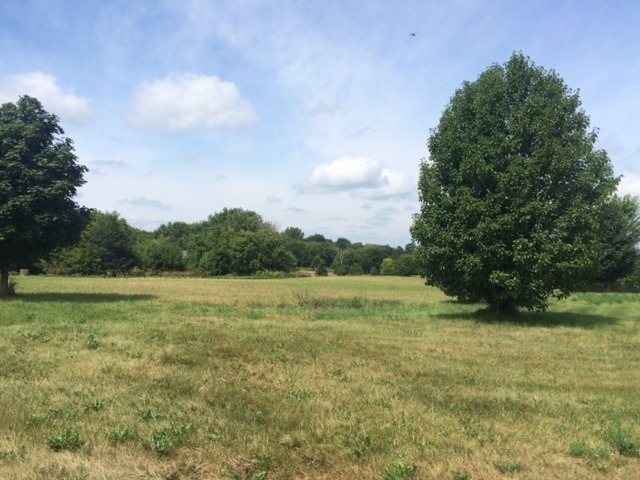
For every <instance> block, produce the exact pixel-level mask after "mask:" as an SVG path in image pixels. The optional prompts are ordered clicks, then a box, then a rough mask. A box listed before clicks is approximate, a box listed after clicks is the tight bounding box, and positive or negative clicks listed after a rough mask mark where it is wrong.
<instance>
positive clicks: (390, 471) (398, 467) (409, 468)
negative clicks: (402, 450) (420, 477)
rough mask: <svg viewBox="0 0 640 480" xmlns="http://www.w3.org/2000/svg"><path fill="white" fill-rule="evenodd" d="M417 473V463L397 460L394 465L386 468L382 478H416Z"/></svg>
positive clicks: (389, 479) (392, 479)
mask: <svg viewBox="0 0 640 480" xmlns="http://www.w3.org/2000/svg"><path fill="white" fill-rule="evenodd" d="M417 473H418V467H417V466H416V465H412V464H407V463H404V462H402V461H401V460H396V461H394V462H393V465H391V466H390V467H387V468H385V469H384V473H383V474H382V478H383V480H404V479H407V478H414V477H415V476H416V474H417Z"/></svg>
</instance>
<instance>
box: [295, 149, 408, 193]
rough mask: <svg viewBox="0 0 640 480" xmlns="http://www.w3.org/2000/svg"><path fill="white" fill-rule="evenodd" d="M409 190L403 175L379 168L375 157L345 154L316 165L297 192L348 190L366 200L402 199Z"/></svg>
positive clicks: (406, 178)
mask: <svg viewBox="0 0 640 480" xmlns="http://www.w3.org/2000/svg"><path fill="white" fill-rule="evenodd" d="M413 190H414V188H413V185H412V182H411V181H410V180H409V178H408V177H407V176H406V175H404V174H402V173H397V172H393V171H391V170H389V169H387V168H382V167H381V166H380V164H379V163H378V162H377V161H376V160H372V159H370V158H362V157H355V158H354V157H349V156H346V157H341V158H337V159H335V160H333V161H332V162H330V163H325V164H322V165H318V166H317V167H316V168H315V169H314V170H313V172H312V173H311V175H310V176H309V178H308V179H307V181H306V183H305V184H303V185H302V186H301V187H300V189H299V191H300V193H330V192H341V191H350V192H351V194H352V195H353V196H355V197H359V198H365V199H367V200H386V199H390V198H402V197H406V196H409V195H410V194H411V193H412V191H413Z"/></svg>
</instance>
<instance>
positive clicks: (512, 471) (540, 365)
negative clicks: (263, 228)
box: [0, 277, 640, 479]
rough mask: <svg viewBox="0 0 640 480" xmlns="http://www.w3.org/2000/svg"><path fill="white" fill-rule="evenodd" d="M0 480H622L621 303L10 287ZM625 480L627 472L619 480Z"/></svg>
mask: <svg viewBox="0 0 640 480" xmlns="http://www.w3.org/2000/svg"><path fill="white" fill-rule="evenodd" d="M19 293H20V296H19V297H17V298H15V299H11V300H8V301H3V302H1V303H0V392H1V394H0V432H1V433H2V434H1V435H0V478H12V479H13V478H15V479H32V478H52V479H69V478H77V479H121V478H139V479H142V478H145V479H146V478H149V479H156V478H157V479H167V478H175V479H178V478H181V479H182V478H184V479H209V478H240V479H258V478H269V479H276V478H277V479H280V478H363V479H367V478H372V479H381V478H444V479H454V478H456V479H462V478H466V479H491V478H520V479H539V478H584V479H597V478H603V479H614V478H621V479H622V478H637V472H638V471H640V459H638V456H637V455H636V452H637V446H638V444H639V438H640V402H638V398H640V309H638V308H637V305H638V302H637V298H638V297H635V296H623V297H620V298H618V297H612V298H611V299H610V300H607V298H608V297H607V294H598V295H593V294H589V295H586V294H581V295H575V296H574V297H572V298H570V299H569V300H567V301H564V302H557V303H553V304H552V306H551V309H550V311H549V312H547V313H545V314H529V313H523V314H521V315H520V316H518V317H516V318H513V319H509V320H504V319H500V318H496V317H492V316H491V315H488V314H486V313H483V312H482V306H480V305H473V304H471V305H469V304H464V305H463V304H458V303H455V302H452V301H451V300H450V299H447V298H446V297H445V296H444V295H442V293H441V292H439V291H438V290H435V289H431V288H428V287H425V286H424V285H423V284H422V282H421V281H420V280H419V279H415V278H414V279H412V278H392V277H351V278H349V277H346V278H345V277H329V278H300V279H281V280H209V279H167V278H157V279H145V278H136V279H84V278H55V279H54V278H45V277H42V278H40V277H26V278H24V279H22V278H21V281H20V289H19ZM634 475H636V477H634Z"/></svg>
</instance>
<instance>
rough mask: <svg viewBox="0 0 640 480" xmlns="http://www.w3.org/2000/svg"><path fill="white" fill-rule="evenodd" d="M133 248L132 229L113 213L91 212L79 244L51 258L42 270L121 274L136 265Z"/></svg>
mask: <svg viewBox="0 0 640 480" xmlns="http://www.w3.org/2000/svg"><path fill="white" fill-rule="evenodd" d="M134 244H135V231H134V229H133V228H132V227H131V226H130V225H129V224H128V223H127V222H126V220H124V219H123V218H120V216H119V214H118V213H117V212H107V213H104V212H100V211H97V210H94V211H92V212H91V221H90V222H89V224H88V225H87V227H86V228H85V229H84V230H83V231H82V235H81V237H80V243H79V244H78V245H76V246H75V247H72V248H69V249H66V250H62V251H60V252H58V253H57V254H55V255H54V257H53V259H52V260H50V262H49V263H48V266H47V267H46V268H47V270H49V271H50V270H54V269H57V270H59V271H61V272H63V273H71V274H82V275H118V274H123V273H126V272H128V271H129V270H130V269H131V268H132V267H133V266H135V265H136V264H137V262H138V259H137V256H136V254H135V252H134Z"/></svg>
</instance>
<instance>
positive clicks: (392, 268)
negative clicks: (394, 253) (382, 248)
mask: <svg viewBox="0 0 640 480" xmlns="http://www.w3.org/2000/svg"><path fill="white" fill-rule="evenodd" d="M395 274H396V262H395V260H394V259H393V258H385V259H384V260H382V263H381V264H380V275H395Z"/></svg>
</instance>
